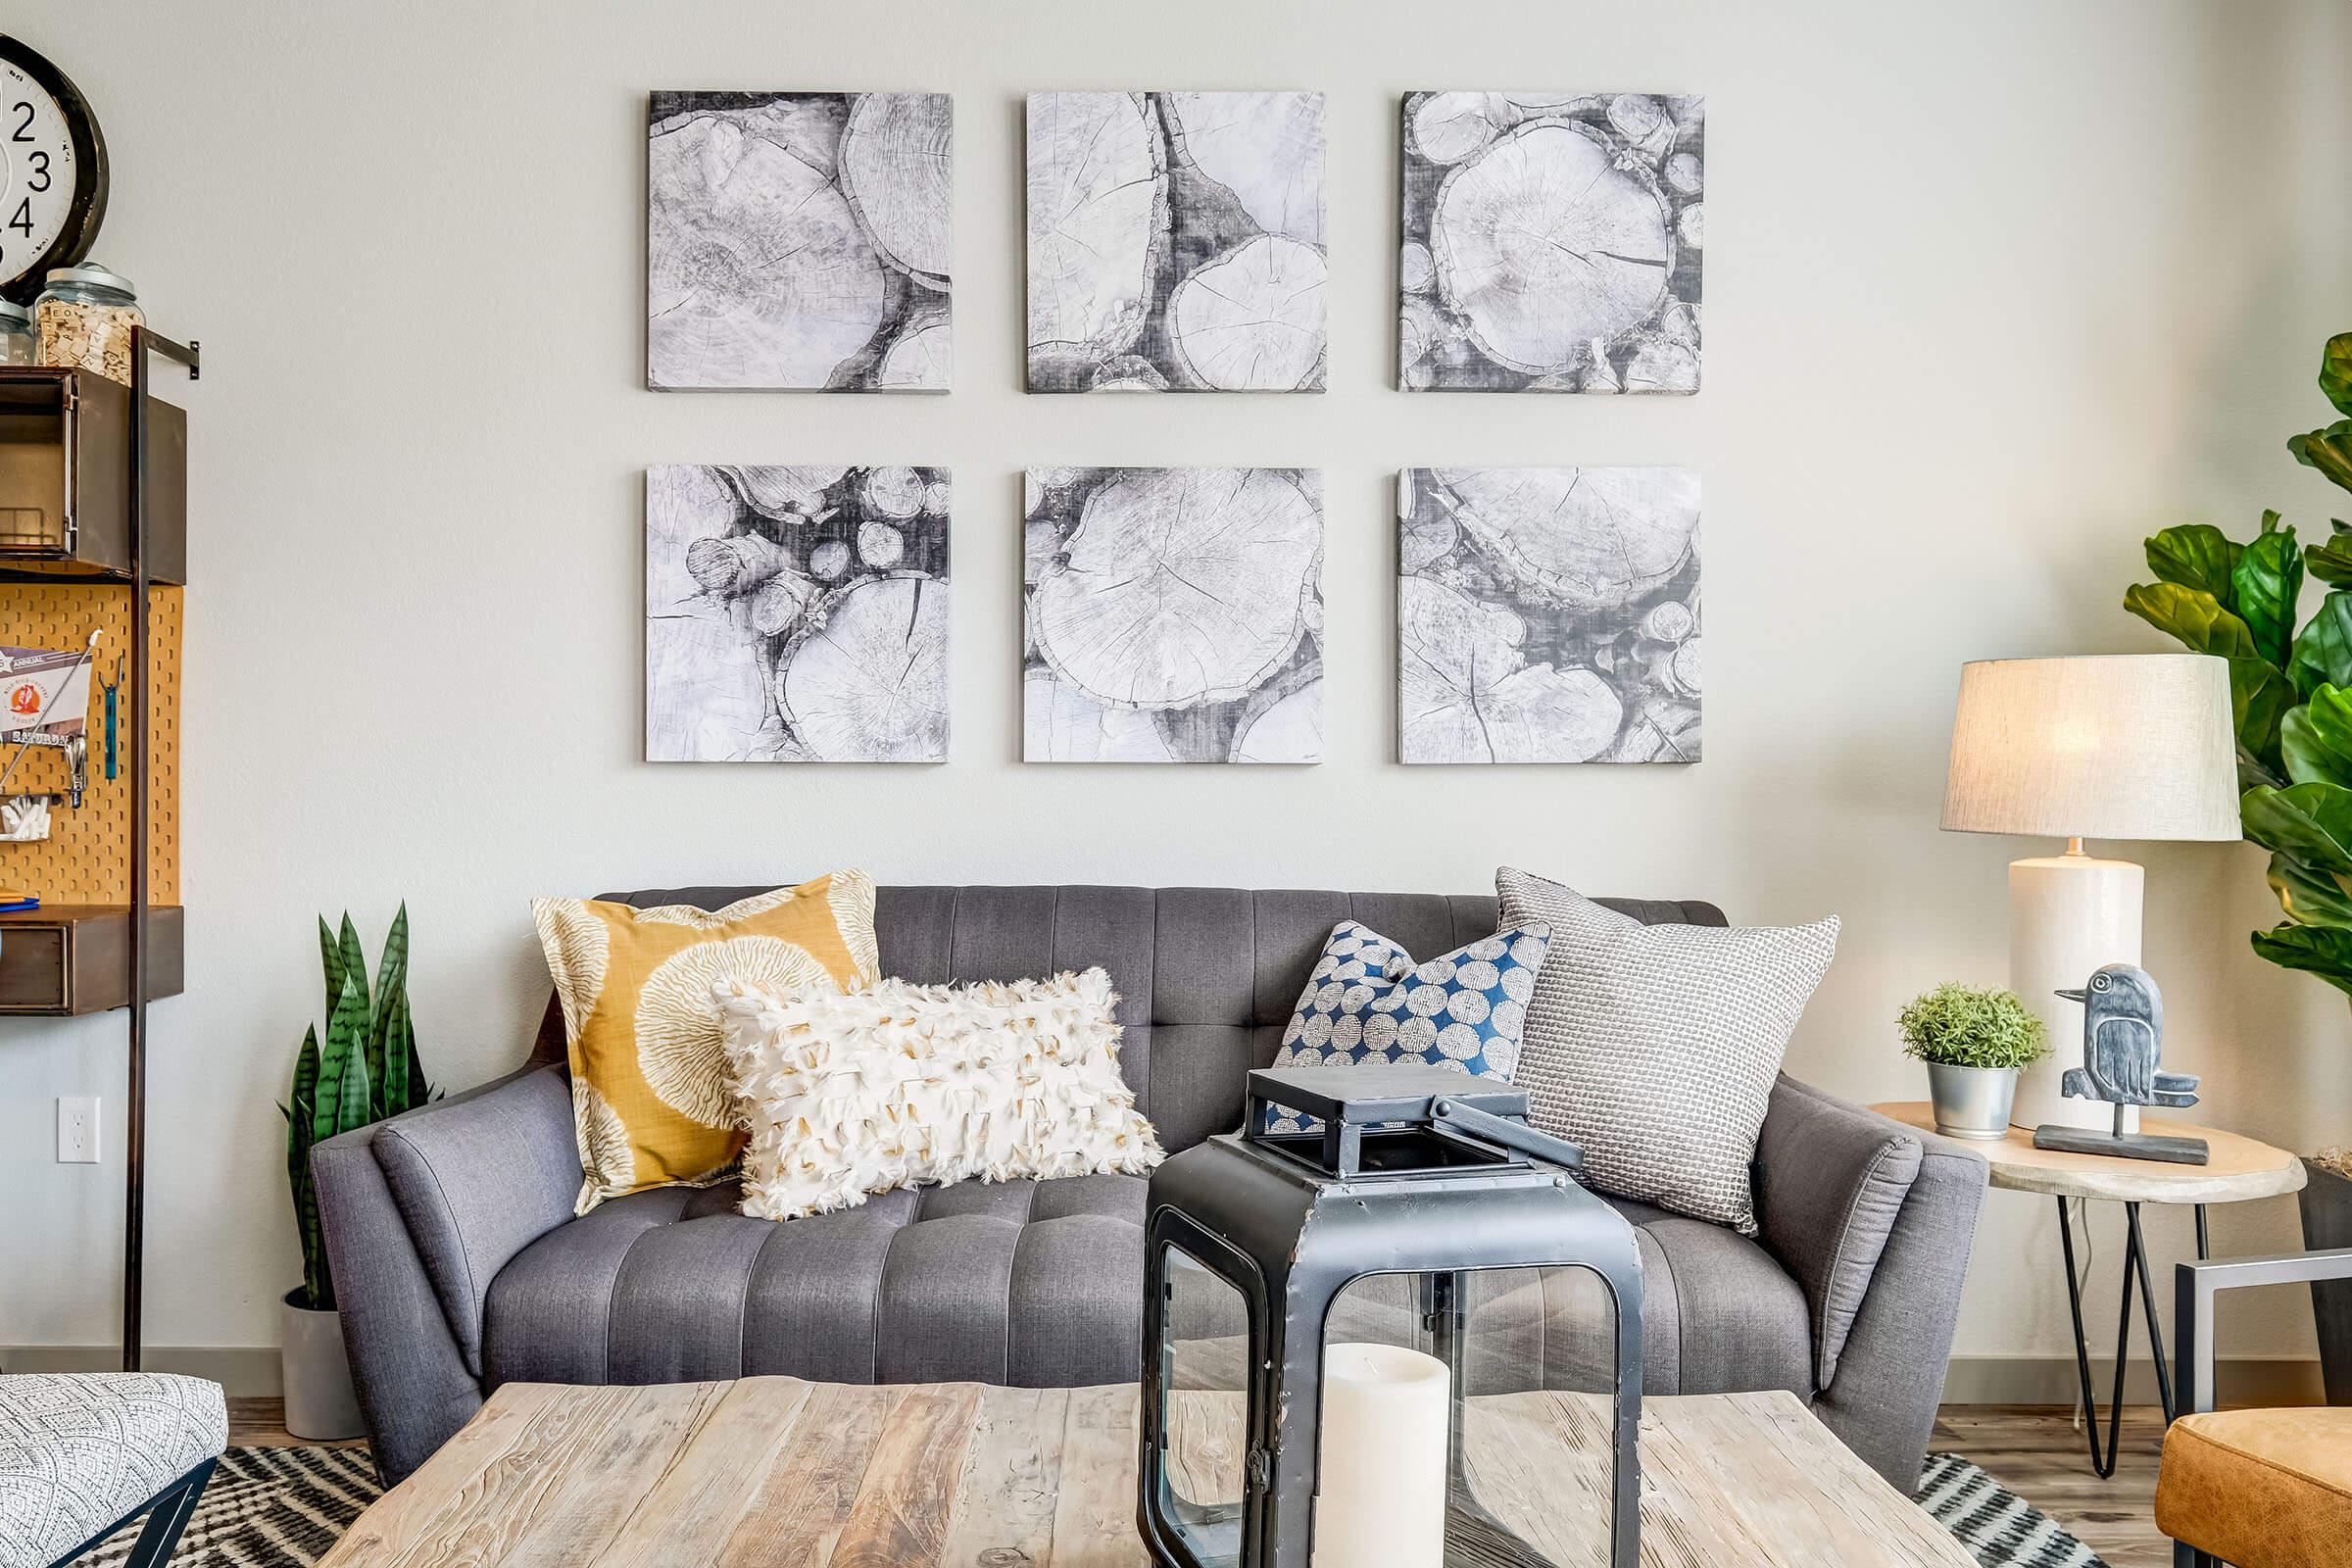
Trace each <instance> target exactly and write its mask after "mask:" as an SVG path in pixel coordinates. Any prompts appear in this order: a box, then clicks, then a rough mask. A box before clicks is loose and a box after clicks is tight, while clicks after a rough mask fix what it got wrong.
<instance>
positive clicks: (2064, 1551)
mask: <svg viewBox="0 0 2352 1568" xmlns="http://www.w3.org/2000/svg"><path fill="white" fill-rule="evenodd" d="M1917 1495H1918V1498H1919V1503H1920V1506H1921V1507H1923V1508H1925V1509H1927V1510H1928V1512H1929V1513H1931V1514H1933V1515H1934V1516H1935V1518H1936V1523H1938V1524H1940V1525H1942V1526H1943V1528H1944V1529H1946V1530H1948V1531H1950V1532H1951V1533H1952V1535H1953V1536H1954V1537H1955V1538H1956V1539H1958V1541H1959V1542H1960V1544H1962V1545H1963V1546H1966V1547H1967V1548H1968V1550H1969V1551H1970V1553H1971V1554H1972V1555H1974V1556H1975V1557H1976V1559H1977V1561H1978V1562H1980V1563H1982V1564H1984V1568H2105V1564H2103V1563H2101V1562H2100V1561H2099V1559H2098V1557H2097V1556H2096V1555H2095V1554H2093V1553H2092V1551H2091V1550H2090V1548H2089V1547H2087V1546H2085V1545H2083V1544H2082V1543H2081V1542H2080V1541H2077V1540H2076V1539H2075V1538H2074V1537H2072V1536H2070V1535H2068V1534H2067V1533H2066V1532H2065V1531H2064V1530H2061V1529H2060V1528H2058V1526H2057V1525H2056V1524H2055V1523H2054V1522H2053V1521H2052V1520H2051V1519H2050V1518H2049V1517H2048V1516H2047V1515H2046V1514H2043V1513H2041V1512H2039V1511H2037V1510H2036V1509H2034V1507H2033V1505H2032V1504H2030V1503H2028V1502H2027V1501H2026V1500H2025V1499H2024V1498H2023V1497H2020V1496H2019V1495H2017V1494H2016V1493H2014V1492H2011V1491H2010V1490H2009V1489H2008V1488H2007V1487H2004V1486H2002V1485H2001V1484H2000V1483H1999V1482H1998V1481H1995V1480H1993V1479H1992V1477H1990V1476H1988V1475H1986V1474H1985V1472H1984V1471H1983V1470H1981V1469H1979V1468H1978V1467H1977V1466H1976V1465H1974V1464H1971V1463H1970V1462H1969V1461H1968V1460H1966V1459H1963V1458H1960V1457H1959V1456H1958V1455H1956V1454H1949V1453H1931V1454H1929V1455H1928V1463H1927V1468H1926V1470H1925V1471H1923V1472H1922V1473H1921V1475H1920V1481H1919V1492H1918V1494H1917ZM376 1496H377V1488H376V1485H375V1472H374V1470H373V1468H372V1467H371V1466H370V1464H369V1462H368V1450H367V1449H365V1448H231V1449H229V1450H228V1452H227V1453H225V1454H223V1455H221V1464H220V1468H219V1469H217V1470H215V1471H214V1472H213V1484H212V1485H211V1486H210V1487H207V1488H206V1489H205V1493H204V1500H203V1502H201V1503H199V1504H198V1505H197V1508H196V1517H195V1518H193V1519H191V1520H190V1521H188V1528H187V1531H186V1533H185V1534H183V1535H182V1536H181V1537H180V1538H179V1549H178V1551H176V1552H174V1553H173V1554H172V1568H311V1564H313V1563H315V1562H317V1561H318V1560H319V1556H320V1555H321V1554H322V1553H324V1552H325V1550H326V1548H327V1547H328V1546H330V1545H332V1544H334V1543H335V1541H336V1539H337V1538H339V1537H340V1536H341V1535H342V1534H343V1532H344V1531H345V1530H347V1529H349V1528H350V1526H351V1522H352V1521H353V1520H354V1519H356V1518H358V1517H359V1516H360V1510H361V1509H363V1508H365V1507H367V1506H368V1503H370V1502H373V1501H374V1500H375V1498H376ZM137 1539H138V1531H137V1528H136V1527H135V1526H134V1527H133V1528H131V1529H129V1530H126V1531H124V1532H123V1533H122V1534H121V1535H118V1536H116V1537H115V1538H114V1539H113V1540H111V1541H109V1542H107V1544H105V1545H103V1546H101V1547H99V1548H98V1549H97V1550H96V1551H94V1552H92V1553H91V1554H90V1555H89V1556H87V1557H85V1558H83V1559H82V1562H83V1564H85V1565H87V1568H116V1565H118V1564H120V1563H122V1562H123V1560H124V1559H125V1558H126V1557H128V1556H129V1555H130V1546H131V1543H132V1542H133V1541H135V1540H137Z"/></svg>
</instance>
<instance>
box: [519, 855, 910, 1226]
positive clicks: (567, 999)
mask: <svg viewBox="0 0 2352 1568" xmlns="http://www.w3.org/2000/svg"><path fill="white" fill-rule="evenodd" d="M531 918H532V920H533V921H534V922H535V923H536V924H537V926H538V928H539V941H540V945H541V946H542V947H543V948H544V949H545V950H546V954H547V967H548V972H549V973H550V974H551V975H553V976H554V978H555V984H556V999H557V1001H558V1003H559V1004H561V1005H562V1007H563V1011H564V1037H565V1039H566V1040H567V1041H568V1042H569V1045H568V1055H569V1062H570V1068H571V1087H572V1096H573V1114H574V1117H575V1119H576V1124H577V1137H578V1146H579V1156H580V1169H581V1172H582V1179H581V1182H580V1195H579V1201H578V1205H577V1206H578V1211H579V1212H580V1213H583V1214H585V1213H586V1212H588V1210H590V1209H592V1208H594V1207H595V1206H596V1205H597V1204H599V1203H601V1202H603V1201H605V1200H606V1199H608V1198H618V1197H620V1196H622V1195H623V1194H626V1193H634V1192H642V1191H644V1190H645V1189H647V1188H650V1187H665V1186H668V1185H670V1184H672V1183H678V1184H682V1185H685V1186H689V1187H708V1186H710V1185H711V1183H713V1182H715V1181H718V1180H721V1179H722V1178H723V1177H725V1176H727V1175H729V1174H731V1173H732V1170H731V1168H732V1167H733V1165H734V1164H735V1161H736V1158H737V1156H738V1155H740V1154H741V1153H742V1152H743V1146H744V1132H743V1129H742V1127H741V1125H740V1120H741V1118H740V1115H739V1112H738V1108H737V1104H736V1094H735V1075H734V1071H733V1069H732V1068H731V1067H730V1065H729V1063H728V1061H727V1054H726V1049H725V1047H724V1046H723V1045H721V1043H720V1041H719V1033H718V1017H717V1014H716V1013H715V1012H714V1011H713V1010H712V1008H711V985H712V984H713V983H714V982H716V981H720V980H737V981H749V982H751V983H752V984H755V985H761V986H765V987H767V988H768V989H770V990H773V991H778V992H783V991H790V990H793V989H795V988H797V987H801V986H809V985H832V986H835V987H837V988H841V989H848V988H851V987H856V986H862V985H870V984H872V983H873V982H874V981H875V980H877V979H879V978H880V977H881V974H882V960H881V956H880V954H879V951H878V950H877V948H876V946H875V938H874V884H873V879H872V878H870V877H868V876H867V875H866V874H865V873H864V872H863V871H836V872H834V873H832V874H831V875H829V876H820V877H817V878H815V879H814V880H813V881H809V882H804V883H802V884H800V885H799V886H798V887H784V888H771V889H767V890H765V891H762V892H760V893H756V894H754V895H752V896H751V897H749V898H744V899H738V900H736V901H735V902H733V903H731V904H727V905H724V906H720V907H704V906H701V905H694V904H673V905H666V906H659V907H653V908H644V907H638V906H635V905H629V904H619V903H614V902H612V901H610V900H604V899H533V900H532V901H531Z"/></svg>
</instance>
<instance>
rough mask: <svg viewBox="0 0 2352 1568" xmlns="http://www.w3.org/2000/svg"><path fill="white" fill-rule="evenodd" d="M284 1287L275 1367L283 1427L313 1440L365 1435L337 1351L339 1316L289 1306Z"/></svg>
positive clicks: (344, 1358) (290, 1296) (347, 1360)
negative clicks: (280, 1379) (280, 1377)
mask: <svg viewBox="0 0 2352 1568" xmlns="http://www.w3.org/2000/svg"><path fill="white" fill-rule="evenodd" d="M294 1294H295V1293H294V1292H292V1291H288V1292H287V1293H286V1296H285V1300H284V1303H283V1304H282V1305H280V1306H279V1308H278V1313H277V1344H278V1351H277V1354H278V1366H279V1370H280V1371H281V1372H283V1374H284V1376H285V1385H286V1430H287V1431H288V1432H290V1433H292V1434H293V1435H294V1436H295V1437H298V1438H307V1439H309V1440H311V1441H312V1442H314V1443H340V1442H341V1441H342V1440H343V1439H345V1438H357V1437H364V1436H366V1435H367V1431H368V1428H367V1426H366V1424H365V1423H364V1422H362V1421H361V1419H360V1397H359V1396H358V1395H357V1394H356V1393H354V1392H353V1391H352V1387H351V1357H350V1356H348V1355H346V1354H345V1353H344V1351H343V1319H342V1317H341V1316H340V1315H339V1314H337V1313H334V1312H314V1311H311V1310H310V1309H309V1308H307V1307H300V1306H296V1305H295V1304H294Z"/></svg>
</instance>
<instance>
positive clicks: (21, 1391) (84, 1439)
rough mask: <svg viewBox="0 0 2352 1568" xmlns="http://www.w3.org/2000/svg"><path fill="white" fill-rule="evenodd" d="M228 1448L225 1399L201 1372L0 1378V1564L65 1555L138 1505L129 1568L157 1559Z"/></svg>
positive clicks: (27, 1567) (29, 1565) (108, 1531)
mask: <svg viewBox="0 0 2352 1568" xmlns="http://www.w3.org/2000/svg"><path fill="white" fill-rule="evenodd" d="M226 1446H228V1402H227V1401H226V1400H225V1399H224V1398H222V1397H221V1386H220V1385H219V1384H217V1383H207V1382H205V1381H204V1380H203V1379H202V1378H183V1377H172V1376H169V1375H166V1374H163V1373H149V1372H89V1373H65V1374H56V1375H51V1374H43V1373H20V1374H18V1375H16V1376H11V1377H0V1568H50V1565H51V1564H56V1563H66V1562H71V1561H72V1560H73V1558H75V1557H78V1556H80V1555H81V1554H82V1552H84V1551H85V1550H87V1549H88V1548H89V1547H91V1546H93V1545H95V1544H98V1542H99V1541H101V1540H103V1539H104V1538H106V1537H107V1536H110V1535H113V1534H114V1533H115V1532H116V1531H117V1530H120V1529H121V1528H122V1527H123V1526H124V1525H126V1524H128V1523H130V1521H131V1520H133V1519H135V1518H137V1517H138V1516H139V1515H140V1514H146V1515H147V1527H146V1529H144V1530H142V1531H141V1532H140V1533H139V1543H138V1545H137V1547H136V1548H135V1549H134V1550H133V1551H132V1552H131V1555H130V1564H131V1568H151V1565H155V1564H160V1563H162V1562H163V1561H164V1560H165V1559H167V1558H168V1557H170V1556H171V1555H172V1545H173V1544H174V1543H176V1542H177V1541H178V1540H179V1532H180V1529H181V1527H182V1526H184V1525H186V1523H187V1522H188V1515H189V1514H191V1513H193V1512H194V1511H195V1509H196V1498H197V1497H198V1496H199V1495H201V1494H202V1493H203V1491H204V1484H205V1482H206V1481H208V1480H209V1479H211V1477H212V1473H213V1461H214V1460H216V1459H218V1458H219V1457H220V1456H221V1449H222V1448H224V1447H226Z"/></svg>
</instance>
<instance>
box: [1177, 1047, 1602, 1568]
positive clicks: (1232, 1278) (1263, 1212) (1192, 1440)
mask: <svg viewBox="0 0 2352 1568" xmlns="http://www.w3.org/2000/svg"><path fill="white" fill-rule="evenodd" d="M1269 1106H1276V1107H1283V1108H1284V1109H1285V1110H1287V1111H1288V1112H1291V1113H1295V1115H1298V1116H1303V1117H1306V1118H1310V1120H1309V1121H1308V1122H1307V1125H1308V1126H1309V1127H1310V1128H1313V1129H1314V1130H1310V1131H1307V1132H1303V1133H1286V1134H1274V1133H1269V1132H1267V1131H1266V1130H1265V1129H1266V1128H1267V1127H1268V1126H1269V1125H1271V1124H1272V1121H1273V1118H1272V1117H1270V1116H1269V1114H1268V1107H1269ZM1526 1116H1527V1095H1526V1093H1525V1092H1524V1091H1521V1090H1515V1089H1511V1088H1509V1087H1508V1086H1495V1085H1493V1084H1492V1083H1491V1081H1490V1080H1486V1079H1478V1078H1469V1077H1465V1076H1463V1075H1462V1074H1460V1073H1457V1072H1447V1071H1445V1070H1442V1069H1439V1068H1435V1067H1420V1066H1393V1067H1392V1066H1383V1067H1308V1068H1291V1069H1284V1070H1278V1071H1270V1072H1253V1073H1251V1074H1250V1079H1249V1099H1248V1111H1247V1119H1246V1120H1245V1122H1244V1124H1243V1130H1242V1131H1241V1132H1240V1133H1236V1134H1226V1135H1223V1136H1220V1137H1216V1138H1211V1139H1209V1140H1208V1141H1206V1142H1205V1143H1202V1144H1201V1145H1198V1146H1196V1147H1195V1148H1192V1149H1189V1150H1187V1151H1185V1152H1183V1153H1180V1154H1177V1155H1175V1156H1174V1157H1173V1158H1171V1159H1169V1160H1168V1161H1167V1162H1166V1163H1165V1164H1163V1165H1161V1166H1160V1167H1159V1169H1158V1170H1157V1171H1155V1172H1153V1174H1152V1189H1151V1201H1150V1207H1151V1214H1150V1218H1149V1220H1148V1221H1147V1235H1148V1239H1149V1247H1150V1253H1149V1262H1148V1265H1147V1269H1148V1272H1147V1294H1146V1297H1145V1307H1144V1348H1143V1350H1144V1353H1143V1366H1144V1420H1143V1453H1142V1464H1141V1472H1140V1473H1141V1483H1142V1495H1141V1498H1140V1501H1139V1504H1138V1509H1137V1517H1138V1522H1139V1525H1140V1527H1141V1529H1142V1531H1143V1536H1144V1540H1145V1542H1146V1544H1148V1545H1149V1546H1150V1548H1151V1551H1152V1558H1153V1560H1154V1561H1155V1562H1157V1563H1159V1564H1161V1565H1163V1568H1310V1565H1311V1568H1441V1565H1443V1564H1457V1565H1464V1568H1469V1565H1475V1568H1589V1565H1599V1564H1604V1563H1605V1564H1610V1565H1613V1568H1634V1565H1635V1562H1636V1558H1637V1552H1638V1539H1639V1538H1638V1532H1639V1514H1638V1510H1637V1506H1636V1502H1637V1498H1638V1496H1639V1494H1640V1461H1639V1458H1638V1455H1637V1451H1636V1446H1635V1444H1636V1438H1637V1436H1638V1433H1639V1430H1640V1426H1641V1415H1642V1263H1641V1252H1640V1250H1639V1249H1638V1247H1637V1245H1636V1243H1635V1240H1634V1232H1633V1228H1632V1227H1631V1226H1629V1225H1628V1224H1627V1223H1626V1222H1625V1220H1624V1218H1623V1217H1622V1216H1620V1215H1619V1214H1618V1213H1617V1212H1616V1211H1615V1210H1614V1209H1612V1208H1610V1207H1609V1206H1608V1205H1607V1204H1606V1203H1604V1202H1602V1201H1600V1200H1599V1199H1597V1198H1595V1197H1593V1195H1592V1194H1591V1193H1589V1192H1587V1191H1586V1190H1585V1189H1584V1188H1583V1187H1582V1186H1581V1185H1579V1184H1578V1183H1577V1182H1576V1181H1575V1180H1574V1179H1573V1178H1572V1175H1571V1173H1572V1172H1573V1171H1574V1170H1575V1169H1576V1167H1577V1166H1578V1165H1579V1164H1580V1163H1581V1162H1582V1157H1583V1156H1582V1153H1581V1152H1580V1151H1579V1150H1578V1149H1577V1148H1576V1146H1575V1145H1573V1144H1570V1143H1566V1142H1564V1141H1562V1140H1560V1139H1556V1138H1552V1137H1548V1136H1546V1135H1545V1134H1543V1133H1540V1132H1537V1131H1535V1130H1534V1129H1532V1128H1530V1127H1529V1126H1528V1125H1527V1121H1526ZM1283 1121H1284V1123H1285V1124H1286V1125H1291V1124H1295V1123H1294V1122H1293V1118H1292V1117H1291V1116H1285V1117H1283ZM1316 1122H1319V1123H1320V1126H1319V1127H1315V1125H1314V1124H1315V1123H1316Z"/></svg>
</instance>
